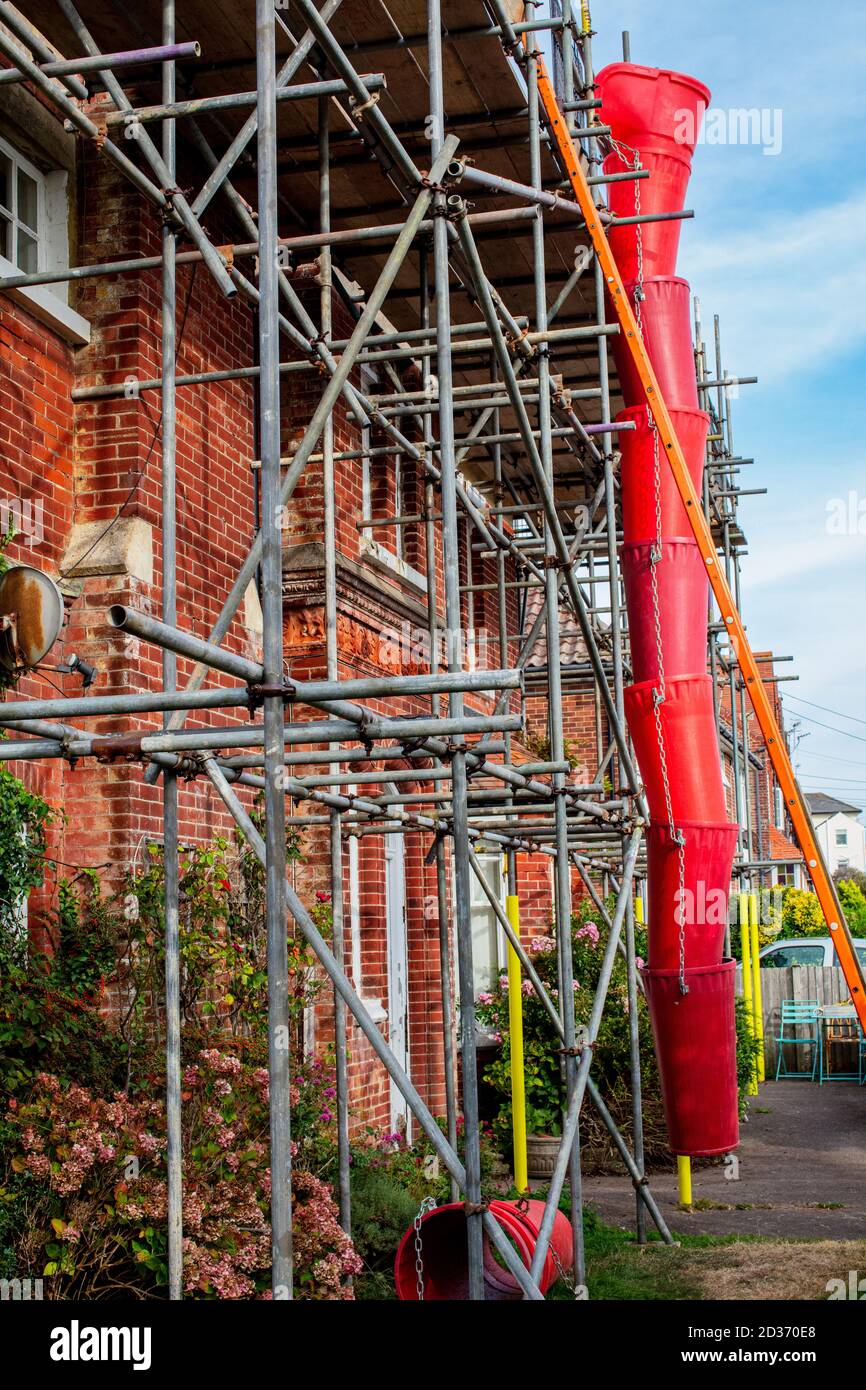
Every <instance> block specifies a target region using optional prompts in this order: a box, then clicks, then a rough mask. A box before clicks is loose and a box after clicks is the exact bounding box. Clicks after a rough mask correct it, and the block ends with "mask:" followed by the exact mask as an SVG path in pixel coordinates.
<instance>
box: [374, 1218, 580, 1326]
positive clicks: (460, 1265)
mask: <svg viewBox="0 0 866 1390" xmlns="http://www.w3.org/2000/svg"><path fill="white" fill-rule="evenodd" d="M490 1213H491V1215H492V1216H494V1217H495V1218H496V1220H497V1221H498V1222H499V1225H500V1226H501V1227H502V1229H503V1230H504V1231H505V1233H506V1235H507V1236H508V1237H509V1238H510V1240H511V1241H512V1243H513V1245H514V1246H515V1247H516V1249H517V1252H518V1254H519V1255H520V1258H521V1260H522V1261H523V1263H524V1264H525V1265H526V1267H527V1269H528V1268H529V1266H530V1265H531V1263H532V1256H533V1253H534V1251H535V1246H536V1242H537V1240H538V1232H539V1230H540V1229H541V1221H542V1217H543V1216H544V1203H543V1202H534V1201H533V1202H530V1201H527V1202H524V1203H522V1205H518V1203H517V1202H491V1203H490ZM554 1252H555V1253H554ZM415 1256H416V1251H415V1228H414V1227H412V1226H410V1228H409V1230H408V1231H407V1232H406V1234H405V1235H404V1237H403V1239H402V1240H401V1242H400V1246H399V1249H398V1250H397V1256H396V1259H395V1261H394V1281H395V1284H396V1286H397V1297H398V1298H399V1299H402V1300H403V1302H406V1303H411V1302H418V1277H417V1270H416V1268H415ZM557 1261H558V1263H557ZM572 1263H573V1249H572V1240H571V1222H570V1221H569V1219H568V1217H567V1216H565V1215H564V1214H563V1213H562V1212H561V1211H558V1212H557V1213H556V1216H555V1217H554V1220H553V1231H552V1232H551V1236H550V1246H549V1247H548V1252H547V1255H546V1257H545V1260H544V1267H543V1269H542V1273H541V1278H540V1281H539V1285H538V1287H539V1288H540V1289H541V1291H542V1293H546V1292H547V1290H548V1289H549V1288H550V1287H551V1285H552V1284H554V1283H555V1282H556V1280H557V1279H558V1278H559V1274H560V1270H568V1269H570V1268H571V1266H572ZM421 1264H422V1266H423V1271H424V1276H423V1277H424V1301H425V1302H428V1301H434V1302H435V1301H440V1302H441V1301H452V1302H453V1301H463V1300H468V1298H469V1270H468V1266H467V1260H466V1214H465V1212H464V1210H463V1203H462V1202H450V1203H448V1205H446V1206H444V1207H436V1208H435V1210H433V1211H429V1212H427V1214H426V1216H423V1217H422V1218H421ZM484 1296H485V1298H486V1299H487V1301H488V1302H490V1303H503V1302H507V1301H509V1300H517V1299H522V1298H523V1290H522V1289H521V1287H520V1285H519V1284H518V1282H517V1280H516V1279H515V1278H514V1275H513V1274H510V1273H509V1272H508V1270H507V1269H505V1268H503V1266H502V1265H500V1264H498V1263H497V1259H496V1257H495V1256H494V1254H493V1249H492V1247H491V1245H490V1240H489V1238H488V1236H487V1234H486V1232H485V1235H484Z"/></svg>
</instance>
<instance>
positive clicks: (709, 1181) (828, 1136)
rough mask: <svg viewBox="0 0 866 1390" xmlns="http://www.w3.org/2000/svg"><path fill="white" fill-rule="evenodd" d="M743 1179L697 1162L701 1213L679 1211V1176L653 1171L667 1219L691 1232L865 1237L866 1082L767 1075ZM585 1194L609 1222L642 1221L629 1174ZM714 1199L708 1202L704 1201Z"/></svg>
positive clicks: (603, 1180) (755, 1106) (596, 1180)
mask: <svg viewBox="0 0 866 1390" xmlns="http://www.w3.org/2000/svg"><path fill="white" fill-rule="evenodd" d="M737 1152H738V1158H739V1180H738V1181H736V1182H733V1181H730V1180H727V1179H726V1178H725V1175H724V1168H723V1167H721V1166H717V1165H713V1166H712V1167H706V1168H697V1167H696V1168H695V1169H694V1171H693V1181H692V1196H693V1199H694V1201H695V1202H696V1203H698V1204H699V1206H698V1210H695V1211H692V1212H690V1213H687V1212H681V1211H680V1210H679V1208H678V1205H677V1182H676V1174H675V1173H671V1172H669V1171H668V1172H657V1173H653V1174H651V1175H650V1180H651V1185H652V1190H653V1192H654V1194H655V1197H656V1201H657V1202H658V1203H659V1206H660V1208H661V1211H662V1214H663V1215H664V1217H665V1219H666V1221H667V1222H668V1224H669V1225H670V1226H671V1227H672V1228H673V1229H675V1230H678V1231H682V1232H684V1233H686V1232H689V1233H692V1234H706V1235H757V1236H782V1237H785V1236H787V1237H791V1238H800V1239H804V1238H805V1239H810V1238H811V1239H815V1240H856V1239H861V1240H862V1239H863V1238H864V1237H866V1086H862V1087H860V1086H857V1085H855V1084H851V1083H848V1082H833V1083H830V1084H825V1085H824V1086H818V1085H817V1084H816V1083H813V1082H810V1081H768V1082H766V1083H765V1084H764V1085H762V1086H761V1093H760V1095H759V1096H757V1097H755V1098H753V1100H752V1102H751V1106H750V1112H749V1119H748V1120H747V1122H746V1123H745V1124H743V1125H741V1142H740V1148H739V1150H738V1151H737ZM584 1197H585V1200H586V1202H587V1204H588V1205H590V1206H592V1207H594V1208H595V1209H596V1210H597V1211H598V1212H599V1214H600V1215H601V1216H602V1217H603V1218H604V1219H605V1220H607V1221H610V1222H612V1223H613V1224H615V1225H622V1226H630V1227H632V1228H633V1225H634V1193H633V1189H632V1186H631V1183H630V1182H629V1181H628V1179H624V1178H620V1177H619V1176H613V1175H608V1176H603V1177H587V1178H586V1179H585V1180H584ZM704 1203H705V1204H706V1205H705V1206H704V1205H702V1204H704Z"/></svg>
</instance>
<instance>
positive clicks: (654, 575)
mask: <svg viewBox="0 0 866 1390" xmlns="http://www.w3.org/2000/svg"><path fill="white" fill-rule="evenodd" d="M610 143H611V145H612V147H613V149H614V151H615V152H616V154H618V155H619V157H620V159H621V160H622V162H623V164H629V163H631V167H632V169H633V170H634V172H635V173H636V172H637V171H638V170H639V169H640V168H641V162H640V155H639V154H638V152H637V150H634V149H632V147H631V146H630V145H625V144H623V143H622V142H621V141H619V140H614V139H611V142H610ZM628 155H631V160H630V161H629V159H628V157H627V156H628ZM640 186H641V180H640V179H635V181H634V215H635V217H640ZM635 234H636V236H635V244H636V251H637V283H636V284H635V289H634V316H635V320H636V322H637V327H638V332H639V333H640V335H641V338H642V337H643V314H642V309H643V301H644V297H645V295H644V267H643V224H642V223H641V222H637V223H635ZM647 423H648V425H649V428H650V429H651V431H652V440H653V500H654V502H655V523H656V534H655V541H654V543H653V545H652V547H651V549H650V579H651V586H652V605H653V625H654V628H655V640H656V659H657V665H658V685H657V686H655V687H654V688H653V693H652V697H653V714H654V716H655V729H656V740H657V742H658V750H659V765H660V767H661V774H662V786H663V789H664V798H665V810H666V812H667V818H668V832H669V834H670V837H671V841H672V843H673V844H675V845H676V846H677V860H678V870H679V973H680V979H679V984H680V993H681V994H688V992H689V987H688V985H687V984H686V933H685V879H686V849H685V845H686V840H685V836H684V834H683V833H682V831H681V830H679V829H678V828H677V826H676V825H675V823H674V808H673V801H672V799H671V785H670V775H669V772H668V762H667V750H666V748H665V734H664V726H663V725H662V715H661V707H662V705H663V704H664V702H665V700H666V699H667V687H666V684H665V663H664V644H663V641H662V624H661V609H660V605H659V584H658V565H659V564H660V563H661V559H662V503H661V465H660V461H659V433H658V428H657V426H656V422H655V420H654V419H653V414H652V411H651V410H650V409H649V407H647Z"/></svg>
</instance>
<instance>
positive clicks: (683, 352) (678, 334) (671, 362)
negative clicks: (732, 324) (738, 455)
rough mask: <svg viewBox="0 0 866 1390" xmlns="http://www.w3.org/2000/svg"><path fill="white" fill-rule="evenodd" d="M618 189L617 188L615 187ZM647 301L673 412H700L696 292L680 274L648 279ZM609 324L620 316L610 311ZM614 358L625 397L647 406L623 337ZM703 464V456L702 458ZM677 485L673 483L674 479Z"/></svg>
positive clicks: (629, 289) (650, 340)
mask: <svg viewBox="0 0 866 1390" xmlns="http://www.w3.org/2000/svg"><path fill="white" fill-rule="evenodd" d="M613 186H614V187H616V184H614V185H613ZM636 286H637V281H632V282H631V283H630V284H627V285H626V287H625V291H626V294H627V295H628V297H629V300H630V302H631V307H632V308H633V309H634V310H635V311H636V312H637V311H638V305H637V301H636V300H635V289H636ZM643 293H644V297H643V299H642V300H641V302H640V310H639V312H640V320H641V323H642V324H643V339H644V342H645V344H646V349H647V352H648V353H649V355H650V359H651V361H652V364H653V370H654V371H655V374H656V376H657V377H658V382H659V386H660V387H661V391H662V395H663V396H664V398H665V405H666V406H667V408H668V410H697V408H698V383H697V378H696V376H695V352H694V348H693V346H692V319H691V310H692V292H691V289H690V287H689V282H688V280H681V279H680V278H679V276H677V275H666V276H659V277H658V278H656V279H645V280H644V282H643ZM608 320H609V322H612V323H615V322H616V315H615V314H614V313H613V312H612V310H611V309H610V308H608ZM612 346H613V357H614V361H615V362H616V370H617V373H618V375H619V384H620V389H621V390H622V398H623V400H624V401H625V403H626V405H627V406H631V405H636V406H643V407H644V409H646V407H645V405H644V400H645V398H644V390H643V386H642V385H641V380H640V377H639V376H638V374H637V371H636V369H635V366H634V363H633V361H632V358H631V353H630V352H629V351H628V349H627V347H626V345H625V343H624V342H623V340H622V338H621V337H620V335H619V334H618V333H617V334H615V335H614V337H613V339H612ZM701 461H703V455H701ZM671 483H672V484H673V479H671Z"/></svg>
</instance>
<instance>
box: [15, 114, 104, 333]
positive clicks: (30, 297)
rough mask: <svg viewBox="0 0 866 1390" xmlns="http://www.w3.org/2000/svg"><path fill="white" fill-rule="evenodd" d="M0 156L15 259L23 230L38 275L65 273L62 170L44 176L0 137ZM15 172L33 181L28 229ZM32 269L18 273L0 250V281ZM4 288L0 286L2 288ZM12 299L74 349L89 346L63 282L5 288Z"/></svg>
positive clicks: (82, 320) (66, 250)
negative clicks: (5, 168)
mask: <svg viewBox="0 0 866 1390" xmlns="http://www.w3.org/2000/svg"><path fill="white" fill-rule="evenodd" d="M0 153H2V154H3V155H4V156H5V158H6V159H8V160H9V161H10V163H11V165H12V180H11V182H12V206H11V207H9V208H4V213H3V215H4V218H5V217H7V216H8V218H9V219H10V225H11V229H12V231H11V235H12V242H13V244H12V246H11V247H10V250H11V251H12V252H13V255H17V247H18V228H19V226H22V227H23V228H24V229H25V231H27V232H28V234H31V235H32V234H33V232H34V231H35V239H36V273H37V274H39V273H40V272H42V271H46V270H58V269H65V268H66V267H67V266H68V264H69V241H68V237H69V229H68V225H67V222H68V202H67V183H68V178H67V175H66V173H65V172H63V171H62V170H56V171H52V172H49V173H43V172H42V170H41V169H38V168H37V167H36V165H35V164H33V163H32V161H31V160H29V159H28V158H27V156H26V155H23V154H22V153H21V151H20V150H18V149H16V147H15V146H14V145H12V144H10V142H9V141H8V140H6V139H4V138H3V137H2V136H0ZM19 169H20V170H21V171H22V172H23V173H25V174H27V175H28V177H29V178H31V179H33V181H34V183H35V184H36V199H37V208H36V222H37V225H36V227H35V229H34V228H31V227H30V226H29V224H28V223H26V222H21V220H20V218H19V217H18V171H19ZM32 273H33V272H32V271H25V270H22V269H21V267H20V266H19V265H17V264H16V262H15V261H14V260H10V259H9V258H8V257H7V256H5V255H3V254H2V251H0V279H2V278H4V277H7V276H12V275H28V274H32ZM0 290H2V285H0ZM3 293H5V294H8V296H9V298H10V299H13V300H15V301H16V302H17V303H19V304H21V305H22V306H23V307H24V308H25V309H27V310H28V311H29V312H30V313H32V314H33V315H34V317H35V318H38V319H39V320H40V322H42V323H44V324H46V325H47V327H49V328H53V329H54V330H55V331H56V332H57V333H59V334H60V336H61V337H63V338H65V339H66V340H67V341H68V342H71V343H73V344H75V345H77V346H78V345H81V344H83V343H89V342H90V324H89V323H88V321H87V319H85V318H83V317H82V316H81V314H78V313H76V312H75V310H74V309H71V308H70V307H69V304H68V303H66V301H65V299H64V298H63V297H62V295H63V294H65V293H68V289H67V287H66V286H65V284H55V285H27V286H20V287H19V288H17V289H11V290H5V291H3Z"/></svg>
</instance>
